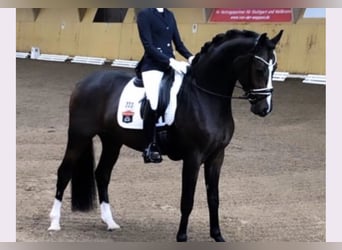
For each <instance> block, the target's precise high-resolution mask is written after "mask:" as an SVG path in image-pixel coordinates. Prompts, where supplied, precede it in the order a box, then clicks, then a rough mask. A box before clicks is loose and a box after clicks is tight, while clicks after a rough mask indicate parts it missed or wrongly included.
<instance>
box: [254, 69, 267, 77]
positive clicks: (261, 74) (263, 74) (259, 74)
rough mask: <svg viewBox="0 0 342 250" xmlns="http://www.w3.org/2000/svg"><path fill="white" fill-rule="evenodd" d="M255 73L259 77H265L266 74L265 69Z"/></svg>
mask: <svg viewBox="0 0 342 250" xmlns="http://www.w3.org/2000/svg"><path fill="white" fill-rule="evenodd" d="M255 71H256V74H257V75H258V76H265V73H266V72H265V70H264V69H256V70H255Z"/></svg>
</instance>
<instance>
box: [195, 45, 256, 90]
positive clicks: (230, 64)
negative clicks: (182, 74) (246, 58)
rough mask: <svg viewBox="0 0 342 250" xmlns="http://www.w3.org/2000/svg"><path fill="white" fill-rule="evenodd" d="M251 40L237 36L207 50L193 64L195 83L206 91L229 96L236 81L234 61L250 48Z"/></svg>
mask: <svg viewBox="0 0 342 250" xmlns="http://www.w3.org/2000/svg"><path fill="white" fill-rule="evenodd" d="M252 41H253V40H252V39H249V40H248V41H244V42H243V41H242V40H241V38H237V39H234V40H232V41H229V42H227V43H226V44H222V45H220V46H218V47H217V48H213V49H212V50H211V51H210V52H209V51H207V53H206V54H204V55H202V56H201V58H200V59H199V60H198V61H197V64H196V65H194V66H193V77H194V78H195V81H196V83H197V84H198V85H199V86H200V87H202V88H204V89H207V90H208V91H211V92H215V93H217V94H221V95H226V96H231V95H232V92H233V90H234V87H235V84H236V81H237V76H236V74H235V72H234V69H233V68H234V61H235V59H236V58H238V57H239V56H242V55H244V54H245V53H246V51H249V50H250V49H251V47H252V45H253V43H252Z"/></svg>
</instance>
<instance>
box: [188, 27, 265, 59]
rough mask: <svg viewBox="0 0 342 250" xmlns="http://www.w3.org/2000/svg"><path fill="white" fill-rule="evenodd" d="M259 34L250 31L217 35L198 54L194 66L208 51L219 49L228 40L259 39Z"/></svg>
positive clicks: (234, 31)
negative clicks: (213, 48)
mask: <svg viewBox="0 0 342 250" xmlns="http://www.w3.org/2000/svg"><path fill="white" fill-rule="evenodd" d="M258 36H259V34H258V33H256V32H254V31H249V30H236V29H233V30H228V31H227V32H226V33H220V34H217V35H216V36H215V37H213V39H212V40H211V41H209V42H206V43H205V44H204V45H203V46H202V48H201V51H200V52H199V53H197V54H196V56H195V58H194V60H193V62H192V64H193V65H194V64H196V63H197V62H198V60H199V58H200V57H201V56H202V55H204V54H206V53H207V52H208V50H209V49H210V48H212V47H217V46H219V45H220V44H222V43H224V42H226V41H228V40H232V39H234V38H237V37H258Z"/></svg>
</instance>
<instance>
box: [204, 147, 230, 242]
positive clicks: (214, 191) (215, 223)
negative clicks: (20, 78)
mask: <svg viewBox="0 0 342 250" xmlns="http://www.w3.org/2000/svg"><path fill="white" fill-rule="evenodd" d="M223 158H224V149H222V150H220V151H219V152H218V153H217V154H214V155H213V156H211V157H210V158H209V159H208V160H207V161H206V162H205V163H204V176H205V184H206V189H207V200H208V207H209V218H210V236H211V237H212V238H213V239H214V240H215V241H217V242H224V241H225V240H224V238H223V237H222V235H221V230H220V225H219V216H218V208H219V188H218V184H219V178H220V171H221V166H222V163H223Z"/></svg>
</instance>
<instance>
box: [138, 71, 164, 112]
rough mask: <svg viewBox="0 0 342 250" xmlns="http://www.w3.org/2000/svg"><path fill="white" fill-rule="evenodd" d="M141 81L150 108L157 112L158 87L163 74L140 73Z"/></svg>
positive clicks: (154, 72)
mask: <svg viewBox="0 0 342 250" xmlns="http://www.w3.org/2000/svg"><path fill="white" fill-rule="evenodd" d="M141 75H142V79H143V82H144V87H145V91H146V96H147V99H148V100H149V101H150V104H151V108H152V109H153V110H157V107H158V99H159V87H160V83H161V80H162V78H163V75H164V72H162V71H159V70H149V71H144V72H142V74H141Z"/></svg>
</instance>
